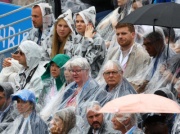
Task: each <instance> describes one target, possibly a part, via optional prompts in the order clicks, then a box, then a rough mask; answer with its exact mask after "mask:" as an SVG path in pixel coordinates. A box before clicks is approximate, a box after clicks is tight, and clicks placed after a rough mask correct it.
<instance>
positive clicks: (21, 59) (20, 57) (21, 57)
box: [17, 49, 27, 67]
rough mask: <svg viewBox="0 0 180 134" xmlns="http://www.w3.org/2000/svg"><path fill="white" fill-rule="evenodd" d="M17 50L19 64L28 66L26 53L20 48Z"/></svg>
mask: <svg viewBox="0 0 180 134" xmlns="http://www.w3.org/2000/svg"><path fill="white" fill-rule="evenodd" d="M17 51H18V53H17V59H18V61H19V64H21V65H23V66H24V67H27V63H26V57H25V54H24V53H23V52H22V51H21V50H20V49H19V50H17Z"/></svg>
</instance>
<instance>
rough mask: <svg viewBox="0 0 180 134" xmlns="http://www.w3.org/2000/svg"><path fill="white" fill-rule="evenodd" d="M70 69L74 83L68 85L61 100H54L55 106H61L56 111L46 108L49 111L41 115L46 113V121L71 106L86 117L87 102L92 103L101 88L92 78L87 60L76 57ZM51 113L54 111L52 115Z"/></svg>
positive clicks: (44, 111)
mask: <svg viewBox="0 0 180 134" xmlns="http://www.w3.org/2000/svg"><path fill="white" fill-rule="evenodd" d="M70 69H71V73H72V76H73V78H74V82H72V83H70V84H69V85H67V86H66V87H65V89H64V90H63V93H62V94H61V95H59V98H57V100H54V103H55V104H57V105H58V104H59V105H58V106H57V107H55V109H53V110H52V109H51V108H48V107H46V109H47V110H43V111H42V112H41V114H42V113H44V114H43V116H46V119H48V116H50V115H51V114H53V113H54V112H55V111H56V109H57V110H60V109H63V108H65V107H69V106H74V107H76V111H77V113H78V114H79V115H81V116H84V114H85V113H84V108H83V107H85V106H86V102H88V101H90V99H91V97H92V95H94V94H95V93H96V92H97V90H98V88H99V85H98V83H97V82H96V81H95V80H94V79H92V78H91V77H90V65H89V63H88V62H87V60H86V59H85V58H82V57H74V58H73V59H72V61H71V62H70ZM57 102H59V103H57ZM51 104H52V105H54V104H53V103H52V102H51V103H50V105H49V106H50V107H51V106H52V105H51ZM49 111H52V113H51V112H49ZM47 113H50V115H49V114H48V115H47Z"/></svg>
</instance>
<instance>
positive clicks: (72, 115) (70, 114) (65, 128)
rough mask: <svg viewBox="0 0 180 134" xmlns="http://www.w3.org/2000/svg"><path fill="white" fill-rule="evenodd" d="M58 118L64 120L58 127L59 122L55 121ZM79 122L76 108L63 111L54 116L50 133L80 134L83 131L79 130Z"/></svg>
mask: <svg viewBox="0 0 180 134" xmlns="http://www.w3.org/2000/svg"><path fill="white" fill-rule="evenodd" d="M57 117H58V118H59V119H61V120H62V124H61V125H60V124H59V125H58V122H57V121H56V119H55V118H57ZM77 120H78V116H77V117H76V112H75V108H74V107H68V108H64V109H61V110H59V111H57V112H56V113H55V114H54V116H53V119H52V121H51V122H50V131H55V132H59V133H61V134H70V133H76V134H80V133H82V132H81V129H80V128H78V126H77V124H76V123H78V121H77ZM58 127H59V129H58ZM60 131H61V132H60Z"/></svg>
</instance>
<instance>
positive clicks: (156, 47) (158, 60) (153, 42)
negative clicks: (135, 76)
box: [137, 28, 175, 92]
mask: <svg viewBox="0 0 180 134" xmlns="http://www.w3.org/2000/svg"><path fill="white" fill-rule="evenodd" d="M143 40H144V43H143V45H144V47H145V49H146V50H147V52H148V53H149V55H150V56H151V57H152V61H151V63H150V64H149V66H148V67H147V68H145V69H144V70H142V72H141V76H139V78H140V79H141V80H138V81H143V82H142V83H141V84H140V86H139V87H138V89H137V91H138V92H144V91H146V90H147V88H146V86H147V84H148V83H149V81H150V80H151V79H152V80H153V79H154V74H155V72H156V70H159V67H160V65H161V64H162V63H163V62H165V61H166V60H167V59H169V58H171V57H172V56H173V55H175V52H174V51H173V50H172V49H171V48H169V50H168V51H167V49H168V48H167V45H166V44H165V38H164V34H163V31H162V29H161V28H156V29H155V31H149V33H147V34H146V35H144V39H143ZM167 52H168V53H167ZM157 72H158V71H157ZM142 79H143V80H142Z"/></svg>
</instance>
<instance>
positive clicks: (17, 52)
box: [14, 50, 24, 56]
mask: <svg viewBox="0 0 180 134" xmlns="http://www.w3.org/2000/svg"><path fill="white" fill-rule="evenodd" d="M14 54H20V55H21V56H22V55H24V53H23V52H22V51H21V50H17V51H16V52H14Z"/></svg>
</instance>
